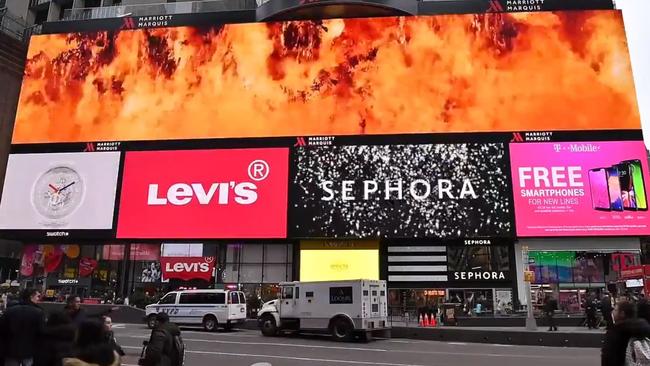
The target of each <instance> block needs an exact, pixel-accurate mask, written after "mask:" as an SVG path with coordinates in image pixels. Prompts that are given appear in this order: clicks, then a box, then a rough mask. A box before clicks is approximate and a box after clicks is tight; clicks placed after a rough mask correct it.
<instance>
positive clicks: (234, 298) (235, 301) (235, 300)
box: [230, 292, 239, 304]
mask: <svg viewBox="0 0 650 366" xmlns="http://www.w3.org/2000/svg"><path fill="white" fill-rule="evenodd" d="M230 303H231V304H239V294H238V293H236V292H231V293H230Z"/></svg>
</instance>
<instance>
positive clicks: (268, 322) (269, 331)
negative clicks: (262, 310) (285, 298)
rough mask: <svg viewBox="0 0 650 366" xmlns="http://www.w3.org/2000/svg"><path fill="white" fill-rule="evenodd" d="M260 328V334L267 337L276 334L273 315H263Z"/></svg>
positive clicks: (276, 329)
mask: <svg viewBox="0 0 650 366" xmlns="http://www.w3.org/2000/svg"><path fill="white" fill-rule="evenodd" d="M261 328H262V334H264V335H265V336H267V337H273V336H276V335H277V334H278V325H277V324H276V323H275V318H274V317H273V315H264V317H263V318H262V325H261Z"/></svg>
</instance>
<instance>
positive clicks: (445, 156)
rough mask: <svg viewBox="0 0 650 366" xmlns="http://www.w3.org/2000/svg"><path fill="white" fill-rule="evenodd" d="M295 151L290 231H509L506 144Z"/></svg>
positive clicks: (441, 234)
mask: <svg viewBox="0 0 650 366" xmlns="http://www.w3.org/2000/svg"><path fill="white" fill-rule="evenodd" d="M294 159H295V161H294V164H295V169H296V171H295V175H294V180H293V184H294V187H293V193H292V199H293V202H292V211H291V212H292V216H293V217H292V218H291V223H292V224H291V227H290V231H291V234H292V236H294V237H390V238H398V237H437V238H457V237H463V238H468V237H484V236H490V237H510V236H512V235H513V231H514V229H513V227H514V225H513V220H512V209H511V207H512V205H511V202H510V201H511V199H510V183H509V180H508V178H507V176H508V168H507V165H506V161H507V157H506V148H505V147H504V144H501V143H490V144H435V145H434V144H422V145H377V146H321V147H306V148H300V149H298V150H297V151H296V153H295V155H294Z"/></svg>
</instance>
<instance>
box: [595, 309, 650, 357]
mask: <svg viewBox="0 0 650 366" xmlns="http://www.w3.org/2000/svg"><path fill="white" fill-rule="evenodd" d="M612 315H613V318H614V325H613V326H612V328H611V329H609V330H608V331H607V333H606V334H605V341H604V342H603V348H602V350H601V366H624V365H625V352H626V350H627V345H628V342H629V341H630V338H633V337H634V338H645V337H650V324H648V321H647V320H645V319H641V318H638V317H637V312H636V306H635V305H634V304H632V303H630V302H628V301H621V302H619V303H618V304H616V306H615V307H614V312H613V314H612Z"/></svg>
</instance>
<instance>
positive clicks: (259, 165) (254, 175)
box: [248, 160, 271, 182]
mask: <svg viewBox="0 0 650 366" xmlns="http://www.w3.org/2000/svg"><path fill="white" fill-rule="evenodd" d="M270 171H271V168H269V164H267V163H266V161H264V160H255V161H253V162H252V163H250V164H249V165H248V176H249V177H250V178H251V179H252V180H254V181H257V182H259V181H261V180H264V179H266V177H268V176H269V172H270Z"/></svg>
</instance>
